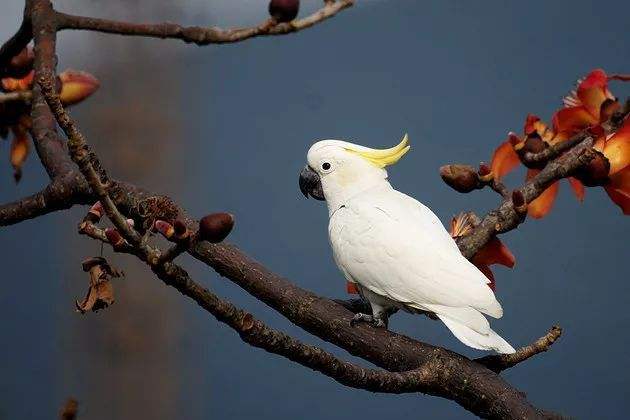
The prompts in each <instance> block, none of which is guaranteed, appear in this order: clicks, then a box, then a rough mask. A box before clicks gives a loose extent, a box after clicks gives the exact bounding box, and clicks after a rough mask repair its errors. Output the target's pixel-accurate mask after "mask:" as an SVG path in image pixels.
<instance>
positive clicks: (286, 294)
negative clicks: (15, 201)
mask: <svg viewBox="0 0 630 420" xmlns="http://www.w3.org/2000/svg"><path fill="white" fill-rule="evenodd" d="M32 2H33V3H34V4H35V5H36V7H34V8H33V13H32V18H33V27H34V32H35V34H36V47H37V48H36V70H37V68H39V72H38V75H37V79H36V80H38V81H40V82H44V83H43V86H44V88H45V89H47V93H48V98H47V99H48V100H49V102H50V103H51V105H53V109H55V108H56V103H55V102H54V100H51V99H54V95H53V93H52V91H53V89H52V87H51V86H52V85H50V86H47V85H46V83H51V80H52V75H53V74H54V73H53V71H54V30H55V28H54V20H55V19H54V16H51V12H52V8H51V7H50V3H49V2H48V1H47V0H32ZM335 4H337V3H335ZM326 7H330V6H326ZM36 15H37V16H38V17H36ZM46 17H47V18H48V19H45V18H46ZM101 22H103V21H101ZM105 22H107V21H105ZM183 29H184V28H182V30H183ZM137 35H144V34H142V33H137ZM156 36H157V35H156ZM174 37H176V38H180V39H183V38H181V36H179V35H178V36H174ZM191 41H192V42H195V40H193V39H191ZM38 50H39V52H38ZM37 100H38V91H37V89H36V90H35V92H34V101H37ZM45 106H46V104H45V103H44V104H43V107H45ZM43 107H42V110H41V112H40V113H39V114H38V115H42V116H46V117H49V116H50V113H49V111H47V110H44V109H43ZM46 108H47V107H46ZM60 111H63V110H62V109H61V108H60V109H55V112H56V114H57V118H58V119H59V123H60V125H61V126H62V127H63V128H64V130H65V131H66V133H67V134H68V137H69V138H70V140H71V142H75V140H76V139H75V140H73V137H75V136H74V135H73V134H72V130H71V129H72V127H71V126H69V125H67V124H65V121H64V115H63V113H62V112H60ZM35 114H36V113H35V110H34V115H35ZM37 129H39V130H41V131H42V132H43V134H44V136H43V137H44V140H52V138H51V139H48V138H46V136H48V135H51V134H54V121H53V124H52V125H51V124H50V121H49V120H48V119H42V120H40V122H39V123H38V124H37ZM55 137H56V136H55ZM56 140H57V141H59V139H58V138H57V139H56ZM61 150H63V148H62V149H61ZM38 152H39V150H38ZM48 152H51V153H48ZM55 152H56V151H55V150H49V149H46V148H44V150H43V153H39V154H40V158H41V159H42V163H43V164H44V166H45V167H46V169H47V170H48V172H49V174H50V175H51V177H53V176H54V175H53V174H54V173H55V172H57V171H55V170H53V168H55V165H59V164H60V162H62V163H64V160H63V157H64V156H67V155H65V153H62V154H59V153H55ZM66 159H67V158H66ZM86 160H89V159H86ZM78 163H79V165H80V166H81V162H78ZM72 166H73V165H71V167H72ZM81 169H82V171H83V173H84V175H86V177H87V179H88V180H90V186H92V187H93V186H94V185H96V183H95V177H94V174H92V173H91V172H92V171H90V173H88V172H87V171H85V170H84V169H85V167H82V168H81ZM92 169H94V168H92ZM541 174H542V173H541ZM118 187H119V188H116V189H115V190H109V191H105V193H107V194H106V195H107V197H110V198H111V200H112V202H113V206H114V208H116V209H119V210H120V211H121V212H122V214H125V215H127V216H132V217H133V218H134V219H136V220H141V221H143V220H144V218H145V217H146V215H143V214H140V211H139V209H140V207H141V206H140V204H141V203H142V201H143V200H144V199H146V198H147V197H148V194H147V193H145V192H142V191H139V190H138V189H137V188H135V187H133V186H125V185H118ZM94 192H95V197H93V199H94V201H96V200H97V199H100V198H107V197H104V194H101V193H100V192H99V191H98V188H96V191H94ZM104 204H105V203H104ZM179 212H180V214H182V215H183V217H185V214H184V213H183V211H181V209H179ZM186 221H187V223H188V224H189V226H194V225H196V223H195V222H194V221H193V220H190V219H186ZM191 253H192V254H193V255H194V256H195V257H196V258H198V259H200V260H202V261H204V262H206V263H207V264H208V265H210V266H212V267H213V268H214V269H215V270H217V271H218V272H219V273H220V274H222V275H224V276H226V277H228V278H230V279H231V280H232V281H234V282H235V283H237V284H238V285H240V286H241V287H243V288H244V289H245V290H247V291H248V292H249V293H251V294H252V295H254V296H256V297H258V298H259V299H260V300H262V301H264V302H265V303H267V304H268V305H270V306H271V307H273V308H274V309H276V310H278V311H279V312H280V313H282V314H283V315H284V316H286V317H287V318H288V319H289V320H291V321H292V322H294V323H295V324H296V325H298V326H300V327H302V328H304V329H305V330H307V331H309V332H311V333H313V334H315V335H317V336H318V337H320V338H322V339H324V340H327V341H329V342H332V343H334V344H336V345H338V346H339V347H342V348H344V349H346V350H348V351H349V352H350V353H352V354H354V355H357V356H359V357H362V358H364V359H366V360H368V361H371V362H373V363H375V364H376V365H378V366H380V367H383V368H385V369H387V370H389V371H393V372H401V371H409V370H414V371H416V370H419V371H420V372H421V375H422V377H424V378H425V379H426V378H428V376H427V375H430V377H431V379H430V380H427V381H426V382H425V383H424V385H422V388H421V390H422V392H425V393H428V394H431V395H437V396H441V397H444V398H448V399H452V400H454V401H456V402H458V403H459V404H460V405H462V406H463V407H464V408H466V409H468V410H469V411H471V412H473V413H475V414H477V415H479V416H482V417H487V418H539V417H544V413H542V412H540V411H538V410H537V409H535V408H534V407H533V406H531V405H530V404H529V403H528V402H527V400H526V399H525V397H524V395H523V394H522V393H520V392H519V391H518V390H516V389H514V388H512V387H511V386H510V385H509V384H507V383H506V382H505V381H504V380H503V379H502V378H501V377H500V376H498V375H496V374H495V373H494V372H492V371H490V370H489V369H487V368H485V367H484V366H482V365H481V364H479V363H475V362H473V361H471V360H469V359H467V358H465V357H463V356H461V355H458V354H456V353H453V352H450V351H448V350H446V349H442V348H438V347H433V346H430V345H428V344H424V343H420V342H417V341H415V340H412V339H410V338H408V337H405V336H402V335H398V334H395V333H392V332H389V331H386V330H383V329H373V328H370V327H368V326H359V327H355V328H351V327H350V326H349V321H350V318H351V313H350V312H348V311H347V310H345V309H344V308H343V307H341V306H340V305H338V304H336V303H334V302H332V301H330V300H328V299H324V298H321V297H319V296H316V295H314V294H313V293H311V292H309V291H306V290H304V289H301V288H299V287H297V286H295V285H293V284H291V283H290V282H288V281H287V280H285V279H283V278H282V277H279V276H278V275H276V274H274V273H272V272H270V271H268V270H267V269H266V268H265V267H263V266H262V265H260V264H258V263H257V262H255V261H253V260H251V259H250V258H249V257H247V256H246V255H244V254H243V253H241V252H240V251H239V250H238V249H237V248H235V247H233V246H230V245H210V244H207V243H199V244H197V245H195V246H194V247H193V249H192V250H191ZM139 255H140V256H141V257H142V258H146V255H144V254H142V253H139ZM147 261H149V262H150V264H151V265H152V267H153V268H154V269H155V270H156V273H157V274H158V275H159V276H160V277H161V278H162V277H163V276H164V274H167V275H168V273H166V271H165V270H167V268H168V267H175V265H174V264H165V265H161V264H160V265H156V264H153V263H151V260H150V259H148V260H147ZM160 267H164V270H162V269H161V268H160ZM162 271H164V272H162ZM163 280H164V279H163ZM165 281H167V280H165ZM173 281H174V280H173V279H172V278H171V277H168V282H173ZM169 284H170V283H169ZM177 287H178V290H180V292H182V293H184V294H185V295H187V296H191V297H193V298H194V296H197V297H201V296H206V295H205V293H204V290H205V289H203V288H201V287H200V286H199V285H197V284H196V283H194V282H192V281H188V280H186V279H185V278H184V279H183V280H182V281H181V282H180V283H177ZM206 292H207V291H206ZM208 293H209V292H208ZM202 306H203V305H202ZM236 319H240V320H241V322H242V321H243V320H244V319H245V315H242V316H240V318H239V316H237V317H236ZM252 328H253V327H252ZM287 357H288V356H287ZM333 373H334V372H333ZM480 395H483V396H485V398H480Z"/></svg>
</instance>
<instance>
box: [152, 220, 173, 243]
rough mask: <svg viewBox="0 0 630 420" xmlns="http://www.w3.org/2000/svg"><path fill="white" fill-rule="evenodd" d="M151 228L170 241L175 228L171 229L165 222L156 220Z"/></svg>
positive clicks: (171, 226)
mask: <svg viewBox="0 0 630 420" xmlns="http://www.w3.org/2000/svg"><path fill="white" fill-rule="evenodd" d="M153 227H154V228H155V230H157V231H158V232H160V233H161V234H162V236H164V237H165V238H166V239H171V238H172V237H173V235H175V228H173V225H171V224H170V223H168V222H165V221H164V220H156V221H155V223H154V224H153Z"/></svg>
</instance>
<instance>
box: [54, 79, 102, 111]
mask: <svg viewBox="0 0 630 420" xmlns="http://www.w3.org/2000/svg"><path fill="white" fill-rule="evenodd" d="M59 81H60V82H61V91H60V92H59V99H60V100H61V103H63V104H64V105H73V104H76V103H78V102H81V101H82V100H84V99H85V98H87V97H88V96H90V95H91V94H93V93H94V92H95V91H96V89H98V87H99V86H100V82H99V81H98V79H97V78H96V77H94V76H92V75H91V74H90V73H87V72H84V71H77V70H65V71H64V72H63V73H60V74H59Z"/></svg>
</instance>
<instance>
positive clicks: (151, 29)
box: [57, 0, 354, 45]
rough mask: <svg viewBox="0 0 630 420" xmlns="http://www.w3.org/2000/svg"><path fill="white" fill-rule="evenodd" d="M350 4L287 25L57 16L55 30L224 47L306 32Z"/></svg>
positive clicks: (329, 6) (342, 1)
mask: <svg viewBox="0 0 630 420" xmlns="http://www.w3.org/2000/svg"><path fill="white" fill-rule="evenodd" d="M353 4H354V0H338V1H335V2H326V3H325V5H324V7H323V8H321V9H319V10H317V11H316V12H314V13H313V14H311V15H309V16H307V17H305V18H302V19H297V20H294V21H292V22H288V23H273V22H270V21H269V20H267V21H265V22H263V23H261V24H260V25H257V26H253V27H250V28H234V29H220V28H214V27H213V28H204V27H199V26H190V27H185V26H181V25H178V24H175V23H169V22H164V23H156V24H141V23H131V22H119V21H113V20H107V19H98V18H92V17H83V16H74V15H69V14H65V13H59V12H58V13H57V21H58V23H59V29H82V30H88V31H99V32H106V33H110V34H120V35H135V36H145V37H153V38H162V39H164V38H171V39H180V40H182V41H184V42H186V43H195V44H197V45H208V44H225V43H234V42H240V41H244V40H246V39H249V38H254V37H258V36H267V35H284V34H288V33H292V32H298V31H300V30H302V29H306V28H309V27H311V26H313V25H315V24H317V23H320V22H322V21H324V20H326V19H329V18H331V17H333V16H335V15H336V14H337V13H339V12H340V11H342V10H343V9H345V8H348V7H350V6H352V5H353Z"/></svg>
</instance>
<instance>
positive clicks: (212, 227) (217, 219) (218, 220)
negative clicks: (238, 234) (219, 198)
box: [199, 213, 234, 243]
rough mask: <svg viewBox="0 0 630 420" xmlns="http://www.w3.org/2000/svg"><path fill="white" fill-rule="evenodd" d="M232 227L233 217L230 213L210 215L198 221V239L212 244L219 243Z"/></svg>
mask: <svg viewBox="0 0 630 420" xmlns="http://www.w3.org/2000/svg"><path fill="white" fill-rule="evenodd" d="M233 227H234V216H232V215H231V214H230V213H212V214H209V215H207V216H205V217H203V218H202V219H201V220H200V221H199V238H200V239H201V240H203V241H208V242H212V243H217V242H221V241H222V240H224V239H225V238H226V237H227V236H228V235H229V234H230V232H231V231H232V228H233Z"/></svg>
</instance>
